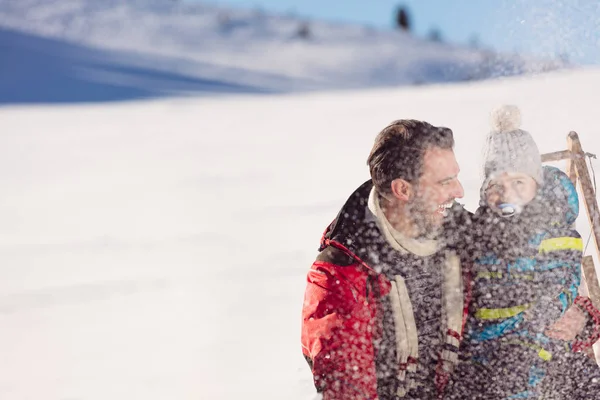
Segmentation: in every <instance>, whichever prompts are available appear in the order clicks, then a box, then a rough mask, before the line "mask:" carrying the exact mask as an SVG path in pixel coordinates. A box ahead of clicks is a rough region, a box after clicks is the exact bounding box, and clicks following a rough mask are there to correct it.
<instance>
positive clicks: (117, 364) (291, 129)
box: [0, 69, 600, 400]
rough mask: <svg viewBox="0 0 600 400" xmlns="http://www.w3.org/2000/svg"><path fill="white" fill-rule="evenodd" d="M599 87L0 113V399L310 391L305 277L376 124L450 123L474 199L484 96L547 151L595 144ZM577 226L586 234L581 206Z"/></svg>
mask: <svg viewBox="0 0 600 400" xmlns="http://www.w3.org/2000/svg"><path fill="white" fill-rule="evenodd" d="M599 85H600V70H598V69H589V70H585V69H584V70H581V71H563V72H556V73H551V74H546V75H542V76H538V77H535V78H530V77H528V78H524V77H517V78H510V79H503V80H498V81H486V82H478V83H469V84H449V85H432V86H426V87H418V88H417V87H411V88H402V89H379V90H365V91H349V92H344V93H339V92H332V93H304V94H293V95H286V96H275V95H266V96H265V95H261V96H248V95H245V96H228V97H227V98H208V97H205V98H200V99H161V100H156V101H149V102H148V101H145V102H132V103H125V104H122V103H112V104H108V105H107V104H95V105H74V106H60V107H58V106H44V107H31V106H28V107H24V106H10V107H4V108H1V109H0V120H1V121H2V126H3V134H2V135H0V187H2V193H3V194H2V196H1V197H0V221H2V223H1V224H0V276H1V277H2V279H0V293H1V296H0V354H1V355H2V357H1V360H2V361H1V362H0V398H2V399H11V400H27V399H47V400H59V399H85V400H105V399H114V400H132V399H144V400H173V399H177V400H188V399H189V400H191V399H210V400H225V399H227V400H229V399H231V400H233V399H248V400H270V399H273V400H280V399H290V400H309V399H314V398H315V394H314V390H313V388H312V383H311V377H310V372H309V370H308V367H307V365H306V363H305V361H304V359H303V357H302V355H301V349H300V310H301V306H302V297H303V291H304V287H305V286H304V285H305V276H306V272H307V270H308V268H309V265H310V263H311V261H312V260H313V259H314V257H315V255H316V249H317V246H318V243H319V240H320V236H321V233H322V232H323V230H324V229H325V227H326V225H327V224H328V223H329V222H330V221H331V220H332V219H333V218H334V217H335V215H336V213H337V212H338V209H339V207H340V206H341V205H342V204H343V202H344V201H345V199H346V198H347V196H348V195H349V194H350V192H351V191H352V190H353V189H355V188H356V187H357V186H358V185H360V184H361V183H362V182H363V180H366V179H367V177H368V169H367V167H366V165H365V161H366V158H367V155H368V152H369V150H370V148H371V145H372V143H373V139H374V137H375V135H376V133H377V132H378V131H379V130H380V129H381V128H382V127H383V126H385V125H386V124H387V123H389V122H390V121H392V120H394V119H397V118H403V117H404V118H407V117H410V118H418V119H425V120H427V121H430V122H431V123H434V124H438V125H446V126H449V127H451V128H452V129H453V130H454V132H455V135H456V140H457V147H456V154H457V159H458V161H459V163H460V166H461V170H462V172H461V174H460V179H461V181H462V182H463V184H464V186H465V190H466V197H465V202H466V204H467V206H468V208H470V209H473V208H474V207H475V206H476V205H477V198H478V193H479V184H480V180H479V176H478V171H479V165H480V154H479V151H478V149H480V148H481V146H482V144H483V140H484V135H485V133H487V132H488V113H489V111H490V110H491V109H492V108H493V107H495V106H497V105H499V104H502V103H515V104H518V105H519V106H520V107H521V109H522V113H523V127H524V128H525V129H527V130H528V131H530V132H531V133H532V134H533V136H534V137H535V139H536V141H537V143H538V144H539V147H540V149H541V151H542V152H549V151H556V150H561V149H564V147H565V145H566V135H567V133H568V131H570V130H576V131H578V132H579V134H580V137H581V140H582V143H583V146H584V149H585V150H586V151H589V152H592V153H598V152H600V135H599V132H598V122H597V102H596V99H597V88H598V87H599ZM342 144H343V146H344V147H343V150H342V149H341V148H340V146H341V145H342ZM594 165H595V168H596V170H600V164H598V162H597V161H595V160H594ZM578 227H579V229H580V232H581V234H582V235H583V237H584V238H587V234H588V232H589V230H588V228H587V217H586V216H585V213H582V214H581V216H580V218H579V220H578ZM592 249H593V246H590V249H588V254H591V253H593V250H592Z"/></svg>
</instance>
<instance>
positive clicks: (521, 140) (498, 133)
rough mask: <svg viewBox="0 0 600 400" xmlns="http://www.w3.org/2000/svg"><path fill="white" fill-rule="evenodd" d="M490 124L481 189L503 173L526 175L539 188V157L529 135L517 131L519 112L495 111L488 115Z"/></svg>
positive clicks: (507, 107) (512, 108) (507, 108)
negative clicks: (490, 116) (490, 129)
mask: <svg viewBox="0 0 600 400" xmlns="http://www.w3.org/2000/svg"><path fill="white" fill-rule="evenodd" d="M491 123H492V131H491V132H490V133H489V134H488V135H487V138H486V141H485V146H484V150H483V177H484V184H483V187H482V189H485V188H486V187H487V185H488V183H489V182H490V180H491V179H493V178H494V177H495V176H497V175H499V174H502V173H504V172H520V173H523V174H527V175H529V176H531V177H532V178H533V179H535V181H536V182H537V183H538V185H539V186H542V185H543V183H544V177H543V172H542V157H541V156H540V151H539V150H538V147H537V145H536V144H535V141H534V140H533V138H532V137H531V135H530V134H529V132H527V131H524V130H522V129H519V127H520V126H521V112H520V111H519V109H518V108H517V107H516V106H512V105H505V106H502V107H500V108H497V109H495V110H494V111H493V112H492V119H491Z"/></svg>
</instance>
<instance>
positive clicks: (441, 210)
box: [437, 201, 453, 217]
mask: <svg viewBox="0 0 600 400" xmlns="http://www.w3.org/2000/svg"><path fill="white" fill-rule="evenodd" d="M452 204H453V202H452V201H450V202H448V203H444V204H440V205H439V206H438V208H437V212H438V213H440V214H442V215H443V216H444V217H445V216H446V215H448V210H449V209H450V208H452Z"/></svg>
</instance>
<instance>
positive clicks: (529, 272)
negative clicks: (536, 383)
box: [465, 167, 583, 360]
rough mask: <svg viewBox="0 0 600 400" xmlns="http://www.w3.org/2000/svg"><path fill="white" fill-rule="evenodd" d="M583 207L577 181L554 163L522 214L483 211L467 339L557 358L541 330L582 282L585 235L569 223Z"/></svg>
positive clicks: (476, 225)
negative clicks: (510, 346) (506, 345)
mask: <svg viewBox="0 0 600 400" xmlns="http://www.w3.org/2000/svg"><path fill="white" fill-rule="evenodd" d="M578 214H579V200H578V196H577V191H576V190H575V187H574V186H573V184H572V182H571V181H570V180H569V178H568V176H567V175H565V174H564V173H563V172H562V171H560V170H559V169H557V168H553V167H544V185H543V187H541V188H540V189H539V190H538V194H537V196H536V198H535V199H534V200H533V201H532V202H530V203H529V204H527V205H526V206H525V208H524V210H523V212H522V213H520V214H518V215H516V216H513V217H511V218H508V219H507V218H501V217H499V216H497V215H496V214H495V213H494V212H493V211H492V210H491V209H490V208H489V207H487V206H486V205H482V206H481V207H480V208H479V209H478V210H477V212H476V213H475V216H474V220H473V221H474V222H473V225H472V227H471V228H472V229H473V231H474V235H475V237H474V243H475V249H476V250H475V257H474V260H475V262H474V265H473V270H472V278H473V287H472V289H473V293H472V295H473V299H472V302H471V305H470V310H469V315H470V317H469V320H468V323H467V326H466V334H465V339H466V340H467V342H468V343H470V344H471V345H476V346H477V345H483V348H482V349H481V350H485V347H487V346H486V344H488V343H489V344H491V342H503V343H508V344H518V345H522V346H524V347H526V348H529V349H532V350H535V351H536V352H537V354H538V355H539V357H540V358H542V359H544V360H546V359H550V358H551V353H550V352H549V351H548V350H547V349H545V347H544V345H545V343H547V341H548V339H547V338H546V337H545V336H544V335H543V332H544V330H545V328H546V327H548V326H549V325H551V324H552V323H553V322H555V321H556V320H557V319H558V318H560V316H561V315H562V314H563V313H564V312H565V311H566V310H567V309H568V308H569V307H570V306H571V305H572V304H573V301H574V300H575V298H576V297H577V292H578V288H579V284H580V281H581V272H580V271H581V258H582V251H583V242H582V239H581V237H580V236H579V234H578V233H577V231H575V230H574V229H572V228H571V227H572V225H573V223H574V222H575V220H576V219H577V216H578ZM476 346H475V347H476ZM471 348H473V347H471ZM488 351H489V349H488ZM476 353H477V351H476Z"/></svg>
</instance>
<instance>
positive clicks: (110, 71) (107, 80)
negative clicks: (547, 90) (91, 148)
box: [0, 0, 561, 104]
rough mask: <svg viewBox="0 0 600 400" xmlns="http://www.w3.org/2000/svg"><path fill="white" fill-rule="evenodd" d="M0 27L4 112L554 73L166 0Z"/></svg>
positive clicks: (96, 7)
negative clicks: (40, 105)
mask: <svg viewBox="0 0 600 400" xmlns="http://www.w3.org/2000/svg"><path fill="white" fill-rule="evenodd" d="M304 24H307V27H308V32H309V34H308V37H307V38H302V37H300V36H299V32H300V30H301V29H302V27H303V25H304ZM0 28H1V29H0V46H1V47H0V49H2V51H3V60H2V61H3V63H2V64H3V65H2V66H0V68H2V71H3V73H2V75H0V104H2V103H15V102H17V103H26V102H69V101H101V100H120V99H122V100H130V99H137V98H145V97H159V96H164V95H172V94H189V93H196V94H197V93H211V94H212V93H223V92H225V93H231V92H238V93H264V92H293V91H306V90H317V89H318V90H326V89H351V88H364V87H382V86H397V85H413V84H424V83H439V82H451V81H465V80H477V79H486V78H490V77H498V76H503V75H513V74H521V73H525V72H539V71H546V70H551V69H555V68H558V67H560V66H561V65H560V63H557V62H553V61H544V60H541V61H540V60H535V59H525V58H522V57H517V56H501V55H497V54H493V53H490V52H484V51H475V50H471V49H467V48H462V47H458V46H452V45H448V44H442V43H433V42H428V41H425V40H421V39H417V38H413V37H411V36H409V35H407V34H403V33H400V32H394V31H381V30H375V29H370V28H367V27H361V26H353V25H336V24H331V23H323V22H318V21H304V20H301V19H299V18H296V17H291V16H277V15H267V14H265V13H264V12H260V11H256V10H250V11H239V10H228V9H222V8H216V7H214V6H209V5H206V4H186V3H181V2H177V1H172V0H152V1H142V0H126V1H123V0H120V1H119V0H103V1H95V0H4V1H2V2H0ZM60 88H63V89H64V90H60Z"/></svg>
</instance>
